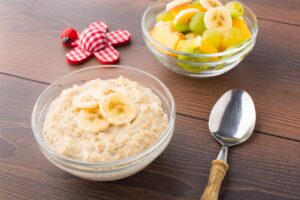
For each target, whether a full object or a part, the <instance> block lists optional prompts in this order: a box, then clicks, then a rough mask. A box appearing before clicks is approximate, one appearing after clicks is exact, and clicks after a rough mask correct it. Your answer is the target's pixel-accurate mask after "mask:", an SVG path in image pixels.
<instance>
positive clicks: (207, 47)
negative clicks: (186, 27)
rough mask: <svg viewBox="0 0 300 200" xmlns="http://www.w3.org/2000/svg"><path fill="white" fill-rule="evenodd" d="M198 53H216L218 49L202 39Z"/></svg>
mask: <svg viewBox="0 0 300 200" xmlns="http://www.w3.org/2000/svg"><path fill="white" fill-rule="evenodd" d="M199 51H200V53H217V52H218V50H217V49H216V48H215V47H214V46H213V45H211V44H209V43H208V42H205V41H203V40H202V43H201V46H200V47H199Z"/></svg>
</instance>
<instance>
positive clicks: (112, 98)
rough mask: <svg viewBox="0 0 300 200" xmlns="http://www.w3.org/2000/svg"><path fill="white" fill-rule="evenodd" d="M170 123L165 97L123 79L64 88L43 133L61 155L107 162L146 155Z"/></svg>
mask: <svg viewBox="0 0 300 200" xmlns="http://www.w3.org/2000/svg"><path fill="white" fill-rule="evenodd" d="M167 125H168V117H167V114H166V113H165V112H164V110H163V108H162V105H161V101H160V99H159V98H158V97H157V96H156V95H155V94H154V93H153V92H152V91H151V90H150V89H149V88H146V87H143V86H142V85H140V84H139V83H137V82H134V81H131V80H129V79H126V78H123V77H119V78H117V79H109V80H100V79H96V80H91V81H89V82H87V83H85V84H84V85H74V86H73V87H71V88H68V89H65V90H63V91H62V93H61V94H60V96H59V97H58V98H56V99H55V100H54V101H53V102H52V103H51V105H50V107H49V111H48V113H47V115H46V117H45V122H44V128H43V135H44V138H45V140H46V142H47V143H48V145H49V146H50V147H51V148H52V149H53V150H54V151H56V152H57V153H59V154H61V155H64V156H67V157H70V158H73V159H76V160H81V161H91V162H104V161H114V160H119V159H124V158H127V157H129V156H132V155H135V154H138V153H139V152H142V151H144V150H145V149H147V148H148V147H150V146H152V145H153V144H154V143H155V142H157V141H158V140H159V138H160V136H161V135H162V134H163V132H164V131H165V129H166V128H167Z"/></svg>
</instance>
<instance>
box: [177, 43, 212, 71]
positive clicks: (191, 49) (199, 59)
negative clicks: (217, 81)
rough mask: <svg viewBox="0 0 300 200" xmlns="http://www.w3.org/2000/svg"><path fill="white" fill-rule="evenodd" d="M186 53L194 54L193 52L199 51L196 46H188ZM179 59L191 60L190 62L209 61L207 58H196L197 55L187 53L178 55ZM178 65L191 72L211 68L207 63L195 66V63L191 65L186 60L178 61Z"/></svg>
mask: <svg viewBox="0 0 300 200" xmlns="http://www.w3.org/2000/svg"><path fill="white" fill-rule="evenodd" d="M185 53H190V54H193V53H198V52H197V49H195V48H188V49H186V50H185ZM178 59H179V60H182V61H189V62H201V61H202V62H203V61H204V62H205V61H207V60H204V59H203V58H196V57H192V56H187V55H180V56H178ZM178 65H179V66H180V67H181V68H182V69H184V70H185V71H187V72H191V73H199V72H201V71H205V70H208V69H209V66H207V65H201V66H194V65H189V64H187V63H184V62H178Z"/></svg>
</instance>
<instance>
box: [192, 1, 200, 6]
mask: <svg viewBox="0 0 300 200" xmlns="http://www.w3.org/2000/svg"><path fill="white" fill-rule="evenodd" d="M193 5H194V6H201V4H200V2H199V1H195V2H194V3H193Z"/></svg>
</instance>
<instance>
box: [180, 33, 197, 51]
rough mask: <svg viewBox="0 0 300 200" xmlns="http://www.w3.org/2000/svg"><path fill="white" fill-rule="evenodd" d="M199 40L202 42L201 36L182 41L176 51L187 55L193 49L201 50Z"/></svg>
mask: <svg viewBox="0 0 300 200" xmlns="http://www.w3.org/2000/svg"><path fill="white" fill-rule="evenodd" d="M199 40H201V36H198V37H195V38H192V39H189V40H180V42H179V43H178V46H177V48H176V50H177V51H181V52H185V53H188V52H191V51H192V50H193V49H196V48H199ZM200 44H201V41H200Z"/></svg>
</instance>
